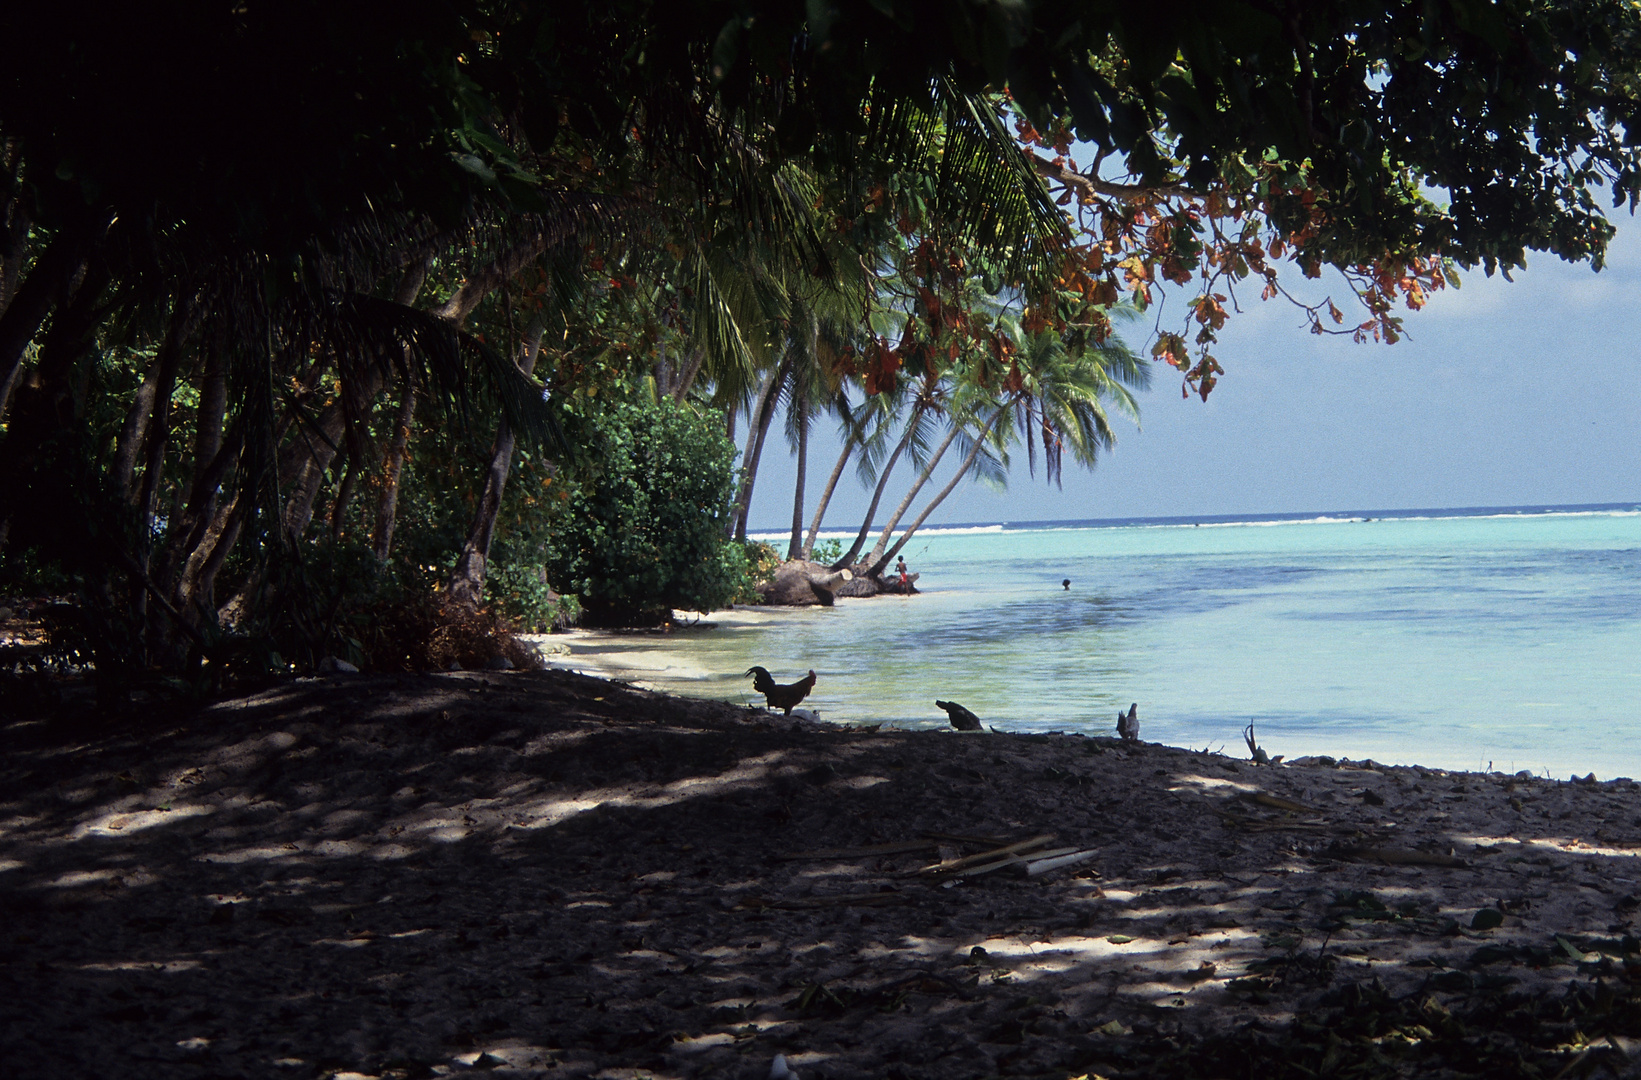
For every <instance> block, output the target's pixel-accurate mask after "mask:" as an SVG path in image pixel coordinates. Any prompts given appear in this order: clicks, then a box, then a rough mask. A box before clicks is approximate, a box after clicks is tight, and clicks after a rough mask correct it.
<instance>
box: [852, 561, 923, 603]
mask: <svg viewBox="0 0 1641 1080" xmlns="http://www.w3.org/2000/svg"><path fill="white" fill-rule="evenodd" d="M870 569H871V567H870V566H869V565H868V564H866V563H856V564H855V567H854V574H855V576H854V578H853V580H850V581H847V582H844V583H843V584H841V585H839V586H838V587H837V588H835V589H834V590H832V592H833V595H834V596H839V597H851V598H855V597H865V596H877V595H879V594H881V593H915V592H917V588H916V585H917V579H918V577H919V576H920V575H918V574H907V575H906V584H905V585H904V586H902V585H901V584H900V575H899V574H884V575H882V576H880V577H875V578H874V577H873V576H872V575H871V574H870V573H868V572H867V571H869V570H870Z"/></svg>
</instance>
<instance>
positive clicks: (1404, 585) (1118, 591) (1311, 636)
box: [599, 505, 1641, 778]
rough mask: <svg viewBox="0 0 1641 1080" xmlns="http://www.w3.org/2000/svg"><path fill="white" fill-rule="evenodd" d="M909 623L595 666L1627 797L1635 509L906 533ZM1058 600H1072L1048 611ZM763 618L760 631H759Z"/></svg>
mask: <svg viewBox="0 0 1641 1080" xmlns="http://www.w3.org/2000/svg"><path fill="white" fill-rule="evenodd" d="M906 555H907V559H908V562H909V563H910V564H911V565H912V568H913V569H914V570H917V571H920V572H921V573H922V575H923V576H922V578H921V579H920V580H919V582H918V584H919V586H920V588H923V589H924V592H923V593H922V595H919V596H915V597H880V598H875V599H870V600H844V601H840V603H839V604H838V606H837V607H835V608H831V609H821V608H811V609H796V610H782V611H776V612H772V611H770V610H769V609H758V610H757V611H755V612H753V613H745V612H739V611H738V612H734V613H729V614H727V615H719V616H712V617H709V621H712V622H715V623H717V624H718V625H717V627H716V629H712V630H699V629H698V630H694V631H686V632H682V633H676V634H670V635H664V636H659V635H642V636H621V637H616V638H614V639H613V640H607V641H605V642H603V643H601V645H600V646H599V647H600V648H603V649H608V650H610V651H611V656H610V659H611V660H613V661H614V662H615V663H616V664H617V665H621V664H625V665H627V673H628V674H629V675H630V676H631V677H634V678H637V679H640V680H641V681H644V682H646V683H648V684H651V685H655V686H658V687H660V688H663V689H668V690H672V691H677V692H683V693H689V694H696V695H702V696H711V697H721V698H730V699H736V700H745V701H752V700H754V695H752V694H751V692H750V685H749V683H748V681H747V680H745V679H743V678H742V677H741V673H742V672H744V671H745V670H746V668H747V667H748V666H750V665H751V664H762V665H764V666H766V667H768V668H770V670H771V671H773V672H774V673H775V675H776V677H777V679H778V680H779V681H782V682H785V681H790V680H792V679H795V678H797V677H799V676H801V675H802V674H803V673H804V672H805V671H807V670H808V669H809V668H814V669H815V670H816V671H817V672H818V673H819V677H820V678H819V682H818V684H817V686H816V689H815V692H814V694H813V695H812V696H811V697H810V699H809V701H808V702H806V703H805V704H806V705H812V706H814V707H815V708H816V709H818V710H819V711H820V713H821V716H822V718H823V719H827V720H836V721H843V722H862V723H877V722H887V723H891V724H902V725H909V726H925V725H927V726H939V725H943V724H944V721H945V718H944V714H943V713H941V712H940V711H939V710H937V709H936V708H935V707H934V699H935V698H937V697H939V698H949V699H953V700H957V701H960V702H962V703H963V704H965V705H967V706H968V707H969V708H970V709H972V710H973V711H974V712H976V713H978V714H979V715H980V716H981V717H983V718H985V719H986V720H987V721H988V722H989V723H991V724H992V725H994V726H996V727H998V728H999V729H1003V730H1012V731H1048V730H1063V731H1082V732H1086V733H1090V734H1093V733H1110V732H1111V731H1112V730H1113V728H1114V724H1115V719H1116V713H1117V711H1118V709H1120V708H1126V707H1127V706H1128V704H1129V703H1130V702H1138V703H1139V707H1140V709H1139V715H1140V722H1141V735H1142V737H1143V738H1146V739H1148V740H1152V741H1158V742H1165V743H1170V744H1173V745H1179V746H1191V747H1197V748H1203V747H1207V748H1211V749H1218V748H1220V747H1222V746H1223V747H1224V748H1225V750H1226V752H1228V753H1235V754H1237V755H1244V754H1245V753H1246V751H1245V750H1244V748H1243V745H1242V735H1241V732H1242V729H1243V727H1244V726H1245V725H1247V724H1249V723H1253V724H1254V725H1255V728H1256V732H1257V734H1258V737H1259V741H1260V743H1261V745H1263V746H1265V747H1267V748H1268V750H1269V751H1270V752H1271V753H1273V754H1286V755H1288V756H1290V757H1296V756H1300V755H1305V754H1329V755H1333V756H1336V757H1350V758H1355V759H1360V758H1364V757H1371V758H1373V759H1375V760H1378V761H1383V762H1390V763H1418V764H1424V765H1431V766H1439V767H1446V768H1464V769H1496V770H1502V771H1508V772H1515V771H1517V770H1520V769H1530V770H1532V771H1534V772H1537V773H1541V774H1543V773H1546V772H1547V773H1549V774H1550V775H1554V776H1559V777H1563V778H1564V777H1566V776H1568V775H1570V774H1572V773H1578V774H1579V775H1583V774H1584V773H1587V772H1591V771H1593V772H1595V773H1596V774H1597V775H1598V776H1600V777H1602V778H1607V777H1612V776H1632V777H1641V508H1637V507H1636V506H1634V505H1624V506H1608V507H1583V508H1523V509H1504V510H1487V511H1472V510H1460V511H1418V512H1408V511H1399V512H1394V516H1390V515H1388V514H1386V513H1383V512H1366V513H1361V514H1338V515H1307V516H1300V517H1286V518H1283V517H1274V516H1273V517H1265V518H1259V519H1250V520H1242V521H1237V520H1230V519H1175V520H1167V519H1163V520H1149V521H1143V522H1084V523H1043V524H1028V525H990V526H975V527H966V528H947V529H938V530H932V531H928V532H923V533H919V534H918V536H917V537H916V538H915V539H914V541H913V543H912V544H911V545H910V546H909V548H908V550H907V552H906ZM1062 578H1070V579H1072V587H1071V589H1070V590H1069V591H1067V590H1064V589H1062V588H1061V586H1060V581H1061V579H1062ZM765 612H767V614H766V613H765Z"/></svg>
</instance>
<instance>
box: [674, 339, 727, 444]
mask: <svg viewBox="0 0 1641 1080" xmlns="http://www.w3.org/2000/svg"><path fill="white" fill-rule="evenodd" d="M706 358H707V351H706V350H705V349H703V348H701V347H700V346H696V348H695V351H694V352H692V353H690V356H689V362H688V363H686V364H685V365H684V370H683V371H682V372H681V373H680V374H679V376H678V385H677V386H675V387H674V388H673V391H672V400H674V401H679V402H681V401H683V400H684V398H686V397H688V396H689V391H690V387H692V386H694V385H695V377H696V376H697V375H699V374H701V364H702V362H703V361H705V360H706ZM729 439H730V442H734V441H735V434H734V432H731V433H730V436H729Z"/></svg>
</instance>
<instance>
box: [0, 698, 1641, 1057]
mask: <svg viewBox="0 0 1641 1080" xmlns="http://www.w3.org/2000/svg"><path fill="white" fill-rule="evenodd" d="M0 749H3V751H4V752H3V754H0V778H3V783H4V788H3V790H5V791H8V792H11V793H13V794H12V795H11V796H9V797H8V799H7V802H6V804H5V814H6V816H5V820H4V822H3V825H4V830H5V831H4V832H0V904H3V906H4V907H5V909H6V913H7V919H8V930H7V933H8V935H9V936H8V937H6V938H4V939H0V952H3V953H4V955H5V957H6V959H7V960H8V961H10V962H9V963H7V964H5V965H3V966H0V980H4V981H5V989H6V990H7V991H8V997H7V1000H9V1001H11V1002H13V1005H12V1006H11V1007H10V1009H9V1010H8V1013H7V1015H6V1016H5V1017H3V1018H0V1024H4V1025H6V1027H5V1028H4V1029H3V1030H4V1031H5V1037H6V1040H7V1043H8V1045H9V1046H11V1047H12V1048H13V1049H12V1051H11V1052H10V1056H11V1060H13V1061H15V1062H16V1063H17V1064H16V1068H18V1070H19V1071H20V1072H25V1073H27V1074H28V1075H30V1076H37V1077H58V1076H61V1077H64V1078H65V1080H66V1078H68V1077H75V1078H76V1080H77V1078H78V1077H81V1076H85V1075H92V1074H94V1073H104V1074H120V1075H124V1076H127V1077H130V1078H132V1080H144V1078H147V1077H154V1078H156V1080H157V1078H159V1077H166V1078H169V1077H174V1076H177V1075H192V1074H194V1073H195V1072H201V1071H203V1072H204V1073H210V1074H232V1075H244V1076H304V1077H307V1076H311V1077H315V1078H316V1080H318V1078H322V1077H340V1076H343V1075H347V1076H352V1077H378V1078H381V1080H389V1078H392V1080H407V1078H408V1077H410V1076H422V1077H425V1076H434V1075H448V1074H451V1073H453V1072H456V1071H462V1070H464V1069H466V1068H469V1067H479V1068H495V1069H497V1070H498V1075H507V1076H529V1077H541V1078H543V1080H557V1078H560V1077H587V1078H593V1077H600V1078H609V1077H615V1078H626V1080H632V1078H636V1077H638V1076H645V1077H656V1078H663V1080H665V1078H684V1077H714V1078H716V1077H726V1076H727V1077H746V1078H748V1080H751V1078H753V1077H757V1078H759V1080H761V1078H762V1077H764V1076H767V1075H768V1073H769V1069H770V1062H771V1061H772V1059H773V1057H774V1055H775V1054H777V1053H780V1054H783V1055H784V1056H785V1057H786V1058H787V1060H788V1062H789V1063H790V1064H791V1067H792V1068H794V1069H797V1070H798V1071H799V1072H800V1073H801V1074H802V1075H804V1076H805V1077H814V1076H819V1077H822V1078H824V1080H847V1078H859V1080H866V1078H868V1077H872V1078H877V1077H884V1076H894V1075H899V1076H904V1077H909V1078H929V1080H933V1078H934V1077H941V1078H945V1080H968V1078H975V1080H978V1078H980V1077H989V1076H994V1075H997V1074H999V1073H1008V1074H1010V1075H1019V1076H1029V1077H1044V1078H1054V1080H1067V1078H1069V1077H1072V1076H1076V1075H1083V1074H1089V1075H1093V1074H1098V1075H1101V1076H1105V1077H1108V1078H1110V1080H1118V1078H1128V1077H1134V1078H1138V1077H1140V1076H1154V1075H1177V1076H1196V1075H1208V1076H1212V1075H1217V1073H1216V1072H1215V1071H1214V1070H1215V1069H1216V1068H1221V1069H1222V1066H1216V1065H1215V1062H1218V1061H1222V1060H1224V1059H1225V1056H1226V1055H1227V1054H1229V1055H1233V1056H1235V1057H1236V1058H1237V1059H1238V1060H1246V1061H1248V1062H1249V1063H1250V1067H1252V1063H1253V1062H1256V1061H1258V1062H1263V1063H1264V1065H1262V1066H1261V1068H1262V1069H1266V1070H1267V1074H1268V1075H1270V1076H1271V1077H1286V1076H1288V1075H1294V1076H1297V1075H1300V1073H1298V1072H1296V1071H1294V1067H1293V1065H1292V1063H1297V1064H1298V1065H1300V1066H1303V1067H1304V1068H1309V1069H1312V1070H1318V1069H1319V1068H1320V1067H1321V1065H1322V1063H1323V1061H1324V1059H1327V1060H1330V1061H1332V1062H1334V1064H1335V1065H1338V1064H1339V1063H1340V1062H1341V1061H1346V1062H1349V1061H1362V1062H1366V1061H1368V1060H1377V1059H1375V1058H1373V1055H1375V1054H1383V1053H1385V1052H1387V1047H1388V1048H1389V1050H1392V1051H1394V1052H1395V1054H1396V1055H1400V1057H1401V1059H1402V1060H1404V1061H1405V1062H1406V1063H1407V1064H1408V1065H1409V1067H1411V1068H1414V1070H1415V1071H1416V1072H1417V1071H1421V1070H1422V1071H1424V1072H1426V1073H1437V1072H1441V1070H1443V1069H1446V1070H1448V1071H1447V1072H1444V1073H1442V1075H1448V1076H1477V1077H1480V1076H1488V1077H1501V1076H1516V1075H1523V1076H1525V1075H1528V1074H1527V1073H1525V1072H1522V1073H1518V1072H1516V1071H1514V1066H1513V1065H1511V1064H1510V1063H1511V1062H1514V1061H1516V1060H1517V1057H1515V1056H1514V1055H1521V1056H1522V1060H1525V1061H1527V1062H1528V1063H1529V1064H1532V1066H1533V1067H1534V1068H1536V1069H1538V1070H1539V1075H1556V1074H1557V1073H1559V1072H1560V1071H1561V1070H1562V1069H1563V1068H1564V1067H1567V1066H1568V1065H1569V1063H1571V1062H1572V1061H1573V1059H1574V1058H1575V1057H1576V1056H1577V1055H1578V1054H1579V1053H1584V1054H1586V1059H1585V1060H1588V1058H1589V1057H1590V1056H1594V1057H1595V1059H1596V1060H1595V1061H1592V1062H1590V1063H1591V1065H1592V1066H1593V1065H1595V1064H1598V1063H1600V1062H1601V1061H1603V1060H1605V1061H1606V1062H1607V1064H1609V1065H1610V1066H1611V1067H1613V1068H1616V1069H1618V1070H1619V1071H1622V1070H1623V1069H1624V1068H1625V1067H1626V1066H1625V1065H1623V1063H1622V1061H1621V1059H1620V1058H1619V1057H1618V1056H1617V1055H1620V1054H1628V1055H1634V1054H1641V977H1638V976H1641V942H1637V941H1636V939H1635V938H1634V936H1633V934H1634V923H1635V918H1636V914H1637V910H1638V909H1641V899H1638V898H1637V893H1641V884H1638V881H1641V785H1636V784H1635V783H1633V782H1629V781H1623V782H1607V783H1596V784H1570V783H1566V782H1553V781H1544V780H1519V779H1517V778H1513V777H1495V776H1488V775H1477V774H1465V773H1460V772H1451V771H1446V770H1434V769H1422V768H1418V767H1364V766H1363V765H1361V764H1350V763H1335V764H1334V765H1331V766H1327V765H1323V764H1320V763H1317V764H1310V765H1293V766H1287V765H1285V766H1280V767H1274V768H1271V767H1262V766H1256V765H1253V764H1251V763H1249V762H1246V761H1238V760H1233V759H1230V758H1227V757H1224V756H1222V755H1216V754H1209V753H1204V752H1201V751H1189V750H1181V749H1176V748H1171V747H1165V746H1160V745H1156V744H1149V743H1138V744H1136V743H1121V742H1118V741H1117V740H1114V739H1105V738H1089V737H1083V736H1077V735H1059V736H1049V735H1029V734H1028V735H1009V734H991V733H980V734H972V735H971V734H959V733H956V732H949V731H948V732H938V731H905V730H890V729H882V730H879V731H875V732H874V731H868V730H865V729H860V728H851V727H843V726H839V725H832V724H824V723H808V722H801V721H788V720H785V719H784V718H782V717H781V716H779V715H778V714H772V713H768V712H765V711H762V710H756V709H746V708H740V707H736V706H732V705H726V704H722V703H718V702H711V701H704V700H698V699H687V698H680V697H670V696H666V695H660V694H655V693H650V692H646V691H642V690H636V689H632V688H628V687H625V686H622V685H620V684H618V683H612V682H607V681H601V680H596V679H591V678H587V677H582V676H577V675H573V674H568V673H564V672H551V671H549V672H541V673H525V672H518V673H489V672H463V673H447V674H440V675H427V676H400V677H382V676H344V677H326V678H319V679H304V680H294V681H288V682H284V683H281V684H278V685H275V686H272V687H270V688H268V689H266V690H264V691H261V692H259V693H255V694H250V695H246V696H243V697H240V698H236V699H232V700H228V701H223V702H219V703H217V704H215V705H213V706H211V707H210V708H208V709H206V710H204V711H203V712H201V713H200V714H199V715H198V716H196V717H193V718H189V719H179V718H178V717H176V716H175V715H172V714H168V713H165V712H163V711H156V713H155V714H154V715H152V716H150V717H149V718H148V720H147V722H146V723H145V724H142V725H128V726H126V727H123V728H120V729H114V730H109V729H101V730H99V729H96V728H77V729H61V726H60V725H54V724H52V723H50V722H42V721H33V722H22V723H11V724H7V725H5V726H4V727H3V728H0ZM1046 836H1052V837H1053V841H1052V843H1050V842H1049V841H1047V840H1041V838H1043V837H1046ZM1027 838H1038V839H1039V840H1040V841H1041V843H1044V844H1050V848H1051V849H1057V848H1060V847H1066V846H1070V847H1071V848H1072V849H1073V851H1074V852H1092V855H1089V856H1087V857H1085V858H1084V859H1083V860H1082V861H1080V862H1076V863H1074V864H1072V865H1067V866H1063V867H1060V868H1058V869H1055V870H1052V871H1050V872H1047V873H1044V874H1042V875H1040V876H1026V875H1025V874H1024V873H1023V872H1022V871H1019V868H1015V869H1013V870H1011V869H1010V868H1009V867H1008V866H1004V867H1002V868H1001V869H999V870H998V871H997V872H995V873H985V874H979V873H977V872H971V873H969V874H964V873H955V872H954V873H949V874H940V873H931V872H930V871H928V870H927V869H924V870H920V869H919V868H920V867H921V868H927V867H930V866H935V865H939V864H941V863H947V864H951V863H953V862H954V861H956V860H959V859H962V858H964V857H967V856H973V855H976V854H977V853H979V852H981V851H983V850H985V846H986V845H989V844H999V843H1011V844H1012V843H1017V842H1020V841H1023V840H1025V839H1027ZM1022 850H1025V849H1022ZM1038 850H1041V848H1039V849H1038ZM41 970H48V971H50V972H52V974H51V976H50V977H49V978H47V979H45V980H44V981H41V980H40V979H39V977H38V976H37V974H36V973H37V972H39V971H41ZM1598 981H1600V982H1601V983H1602V984H1603V985H1605V986H1606V987H1607V988H1608V989H1607V990H1606V991H1603V993H1607V994H1616V995H1617V998H1616V1001H1617V1004H1616V1005H1612V1007H1611V1008H1609V1009H1608V1010H1607V1011H1606V1012H1604V1013H1598V1012H1591V1011H1590V1010H1591V1009H1592V1008H1593V1006H1587V1005H1580V1004H1579V1002H1581V1001H1586V1000H1592V1001H1593V1000H1594V999H1593V998H1589V995H1590V993H1592V988H1593V987H1594V986H1595V985H1596V983H1597V982H1598ZM1569 986H1571V987H1573V988H1574V991H1576V992H1574V993H1572V994H1571V996H1569V990H1568V987H1569ZM1580 987H1582V988H1584V989H1582V990H1580V989H1578V988H1580ZM1376 988H1377V989H1376ZM1578 994H1583V995H1585V996H1584V997H1579V996H1578ZM1430 1003H1434V1004H1430ZM1524 1003H1525V1004H1524ZM1552 1006H1553V1007H1554V1009H1558V1010H1560V1011H1559V1012H1557V1013H1556V1014H1555V1015H1554V1016H1551V1015H1550V1013H1549V1012H1547V1011H1546V1012H1543V1015H1542V1016H1541V1015H1540V1011H1543V1010H1550V1009H1551V1008H1552ZM1431 1008H1439V1009H1441V1010H1443V1015H1445V1016H1447V1017H1448V1020H1446V1021H1443V1022H1442V1023H1445V1024H1447V1025H1448V1027H1446V1028H1442V1027H1441V1026H1440V1025H1439V1024H1438V1025H1436V1026H1435V1027H1432V1024H1433V1023H1435V1022H1434V1020H1433V1019H1432V1018H1433V1017H1434V1016H1435V1014H1434V1013H1431V1012H1430V1009H1431ZM1524 1008H1527V1009H1529V1012H1531V1015H1530V1016H1529V1015H1527V1014H1524V1013H1523V1012H1522V1009H1524ZM1534 1010H1539V1011H1534ZM1568 1010H1572V1012H1571V1013H1569V1011H1568ZM1579 1010H1583V1012H1580V1011H1579ZM1585 1014H1588V1015H1585ZM1569 1016H1572V1018H1573V1020H1574V1021H1576V1023H1577V1024H1578V1025H1580V1026H1579V1028H1578V1029H1579V1030H1581V1031H1583V1032H1584V1033H1585V1035H1586V1036H1587V1037H1588V1038H1589V1039H1590V1040H1591V1041H1590V1043H1589V1044H1588V1045H1580V1046H1572V1045H1571V1044H1569V1043H1568V1040H1567V1030H1568V1028H1567V1027H1566V1026H1565V1025H1566V1022H1567V1020H1568V1017H1569ZM1364 1018H1365V1019H1364ZM1368 1020H1371V1021H1372V1022H1373V1024H1377V1025H1378V1027H1377V1028H1375V1029H1373V1030H1368V1029H1367V1028H1363V1027H1362V1026H1361V1025H1362V1024H1365V1023H1367V1021H1368ZM1318 1024H1321V1025H1322V1026H1321V1027H1317V1026H1316V1025H1318ZM1373 1024H1369V1025H1368V1027H1369V1028H1371V1027H1372V1026H1373ZM1455 1024H1457V1025H1461V1026H1464V1025H1468V1028H1467V1030H1471V1031H1473V1032H1474V1033H1475V1034H1476V1036H1477V1037H1483V1041H1482V1042H1480V1043H1478V1042H1476V1039H1475V1038H1465V1039H1457V1038H1456V1037H1454V1036H1453V1035H1452V1032H1453V1030H1455V1029H1454V1028H1453V1025H1455ZM1307 1025H1309V1026H1307ZM1353 1025H1355V1026H1354V1027H1353ZM1489 1025H1491V1026H1489ZM1418 1030H1423V1031H1424V1032H1425V1034H1424V1035H1419V1034H1418ZM1432 1031H1436V1032H1437V1034H1436V1035H1432V1034H1431V1032H1432ZM1442 1031H1446V1032H1448V1034H1446V1035H1442V1034H1441V1032H1442ZM1396 1032H1402V1033H1403V1034H1401V1035H1397V1034H1395V1033H1396ZM1605 1035H1611V1036H1612V1042H1611V1043H1610V1044H1609V1043H1604V1042H1601V1043H1600V1045H1597V1043H1598V1042H1600V1039H1601V1037H1602V1036H1605ZM1387 1038H1388V1039H1389V1040H1390V1042H1389V1043H1387V1042H1386V1039H1387ZM1487 1040H1491V1041H1487ZM1614 1047H1616V1049H1613V1048H1614ZM1330 1054H1331V1055H1332V1057H1331V1058H1329V1057H1328V1055H1330ZM1193 1055H1194V1056H1193ZM1192 1062H1196V1064H1192ZM1506 1066H1509V1067H1508V1068H1507V1067H1506ZM1340 1067H1341V1068H1342V1067H1343V1066H1340ZM179 1070H181V1072H179Z"/></svg>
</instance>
